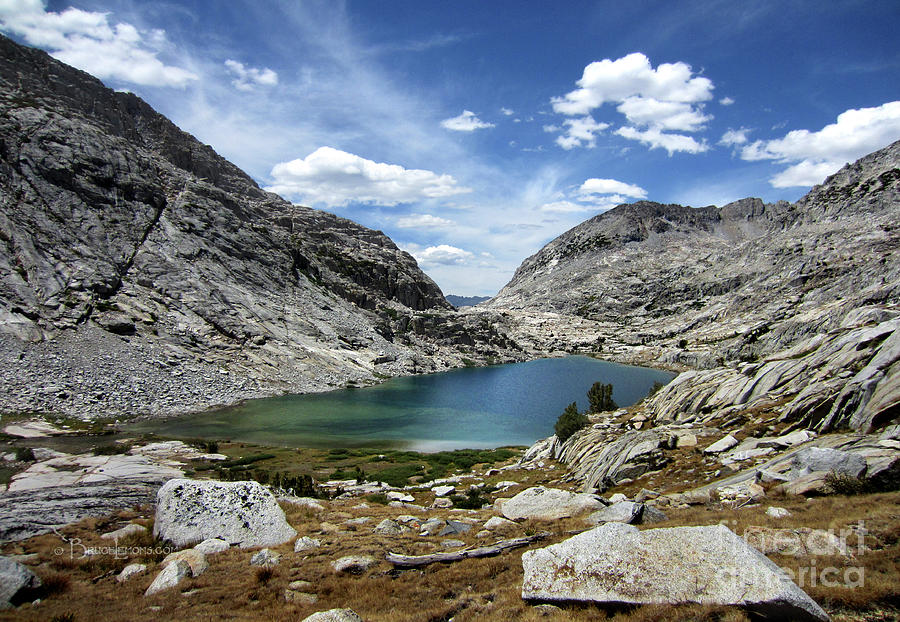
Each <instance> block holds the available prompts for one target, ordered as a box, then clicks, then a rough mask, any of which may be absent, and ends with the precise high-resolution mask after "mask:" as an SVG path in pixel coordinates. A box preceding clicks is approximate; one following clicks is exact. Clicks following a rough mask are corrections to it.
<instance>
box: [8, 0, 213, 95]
mask: <svg viewBox="0 0 900 622" xmlns="http://www.w3.org/2000/svg"><path fill="white" fill-rule="evenodd" d="M0 30H3V31H5V32H11V33H15V34H17V35H19V36H21V37H22V38H23V39H24V40H25V41H26V42H27V43H28V44H29V45H33V46H36V47H39V48H43V49H45V50H48V51H49V52H50V54H51V55H52V56H53V57H54V58H57V59H59V60H61V61H62V62H64V63H67V64H69V65H72V66H73V67H77V68H79V69H83V70H84V71H87V72H88V73H90V74H92V75H94V76H96V77H98V78H100V79H102V80H107V79H112V80H122V81H125V82H131V83H133V84H142V85H146V86H172V87H184V86H186V85H187V84H188V83H189V82H191V81H193V80H196V79H197V75H196V74H194V73H192V72H190V71H188V70H186V69H183V68H181V67H175V66H172V65H166V64H165V63H164V62H163V61H161V60H159V58H157V56H158V55H159V54H160V53H161V52H162V50H163V48H164V47H165V45H166V35H165V31H163V30H151V31H145V32H142V31H139V30H138V29H137V28H135V27H134V26H132V25H131V24H126V23H119V24H115V25H111V24H110V23H109V20H108V14H107V13H95V12H91V11H82V10H80V9H75V8H68V9H66V10H65V11H62V12H60V13H54V12H52V11H47V10H46V9H45V8H44V3H43V2H42V1H41V0H0Z"/></svg>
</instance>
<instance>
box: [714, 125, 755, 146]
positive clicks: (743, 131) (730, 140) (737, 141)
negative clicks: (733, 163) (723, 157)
mask: <svg viewBox="0 0 900 622" xmlns="http://www.w3.org/2000/svg"><path fill="white" fill-rule="evenodd" d="M750 131H751V130H750V129H749V128H746V127H742V128H740V129H738V130H733V129H730V128H729V129H728V131H727V132H725V133H724V134H722V138H721V139H720V140H719V144H720V145H723V146H725V147H737V146H738V145H745V144H747V134H749V133H750Z"/></svg>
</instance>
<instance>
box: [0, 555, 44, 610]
mask: <svg viewBox="0 0 900 622" xmlns="http://www.w3.org/2000/svg"><path fill="white" fill-rule="evenodd" d="M39 587H41V580H40V579H39V578H38V577H37V575H35V574H34V573H33V572H31V571H30V570H29V569H28V568H26V567H25V566H23V565H22V564H20V563H19V562H17V561H15V560H14V559H9V558H8V557H2V556H0V609H8V608H9V607H11V606H13V605H18V604H20V601H23V600H27V598H23V597H26V596H27V595H28V594H29V593H30V592H32V591H33V590H36V589H37V588H39Z"/></svg>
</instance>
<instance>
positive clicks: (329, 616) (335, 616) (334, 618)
mask: <svg viewBox="0 0 900 622" xmlns="http://www.w3.org/2000/svg"><path fill="white" fill-rule="evenodd" d="M301 622H363V619H362V618H360V617H359V616H358V615H357V614H356V612H355V611H353V610H352V609H329V610H328V611H319V612H317V613H314V614H312V615H311V616H308V617H306V618H303V620H302V621H301Z"/></svg>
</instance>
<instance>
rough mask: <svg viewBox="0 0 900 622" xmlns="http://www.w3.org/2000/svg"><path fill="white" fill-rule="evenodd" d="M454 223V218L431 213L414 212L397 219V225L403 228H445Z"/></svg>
mask: <svg viewBox="0 0 900 622" xmlns="http://www.w3.org/2000/svg"><path fill="white" fill-rule="evenodd" d="M452 225H453V221H452V220H447V219H446V218H441V217H440V216H432V215H431V214H412V215H410V216H405V217H403V218H398V219H397V226H398V227H400V228H401V229H445V228H447V227H450V226H452Z"/></svg>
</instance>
